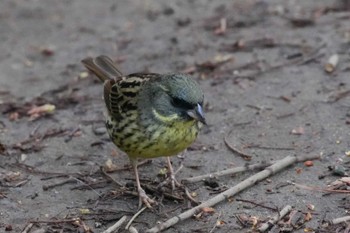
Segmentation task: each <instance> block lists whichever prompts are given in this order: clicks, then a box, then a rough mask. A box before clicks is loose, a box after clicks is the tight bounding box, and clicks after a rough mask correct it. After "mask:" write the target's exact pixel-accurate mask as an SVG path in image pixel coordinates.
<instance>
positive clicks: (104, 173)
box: [100, 166, 124, 187]
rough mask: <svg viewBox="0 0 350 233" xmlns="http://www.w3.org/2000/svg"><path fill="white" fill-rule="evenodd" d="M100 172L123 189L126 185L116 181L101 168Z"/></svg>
mask: <svg viewBox="0 0 350 233" xmlns="http://www.w3.org/2000/svg"><path fill="white" fill-rule="evenodd" d="M100 170H101V172H102V174H103V175H104V176H105V177H107V179H109V180H111V181H113V182H114V183H115V184H117V185H118V186H119V187H123V186H124V185H122V184H121V183H120V182H119V181H117V180H116V179H114V178H113V177H112V176H110V175H108V174H107V172H106V171H105V169H104V168H103V167H102V166H101V167H100Z"/></svg>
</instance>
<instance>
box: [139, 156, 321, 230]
mask: <svg viewBox="0 0 350 233" xmlns="http://www.w3.org/2000/svg"><path fill="white" fill-rule="evenodd" d="M318 158H320V156H319V155H309V156H304V157H303V159H307V160H311V159H318ZM298 161H300V158H299V159H298V157H297V156H287V157H285V158H284V159H281V160H278V161H277V162H276V163H274V164H273V165H271V166H269V167H267V168H266V169H265V170H263V171H261V172H258V173H256V174H255V175H253V176H251V177H249V178H248V179H246V180H244V181H242V182H240V183H239V184H237V185H236V186H233V187H231V188H230V189H228V190H226V191H224V192H222V193H220V194H218V195H216V196H215V197H213V198H211V199H209V200H207V201H205V202H203V203H202V204H200V205H198V206H196V207H194V208H192V209H189V210H187V211H185V212H183V213H181V214H179V215H177V216H175V217H172V218H170V219H168V220H167V221H165V222H162V223H160V224H158V225H156V226H154V227H153V228H151V229H148V230H147V231H146V232H148V233H156V232H160V231H162V230H164V229H167V228H169V227H171V226H173V225H175V224H176V223H178V222H180V221H183V220H185V219H188V218H190V217H192V216H193V215H194V214H195V213H196V212H197V211H199V210H200V209H201V208H203V207H212V206H214V205H216V204H218V203H220V202H222V201H224V200H226V199H227V198H229V197H232V196H234V195H236V194H237V193H239V192H241V191H243V190H244V189H246V188H248V187H250V186H253V185H254V184H256V183H257V182H259V181H262V180H264V179H266V178H267V177H269V176H271V175H273V174H275V173H277V172H279V171H281V170H283V169H284V168H286V167H288V166H290V165H292V164H294V163H295V162H298Z"/></svg>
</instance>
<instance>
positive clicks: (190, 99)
mask: <svg viewBox="0 0 350 233" xmlns="http://www.w3.org/2000/svg"><path fill="white" fill-rule="evenodd" d="M146 90H147V92H148V95H149V101H150V103H151V107H152V109H151V111H152V114H153V116H155V117H156V118H157V119H158V120H160V121H163V122H165V123H166V122H168V123H171V122H174V121H190V120H196V121H199V122H201V123H203V124H206V121H205V118H204V113H203V100H204V96H203V92H202V90H201V88H200V87H199V85H198V83H197V82H196V81H194V80H193V79H192V78H191V77H189V76H187V75H184V74H166V75H162V76H160V77H159V78H158V79H155V80H153V81H151V82H149V85H148V87H147V88H146Z"/></svg>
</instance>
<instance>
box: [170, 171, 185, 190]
mask: <svg viewBox="0 0 350 233" xmlns="http://www.w3.org/2000/svg"><path fill="white" fill-rule="evenodd" d="M168 179H169V180H170V182H171V189H172V191H173V192H174V191H175V189H176V187H181V186H182V184H181V183H180V182H179V181H177V179H176V178H175V174H174V173H170V175H169V178H168Z"/></svg>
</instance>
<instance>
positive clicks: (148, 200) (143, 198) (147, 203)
mask: <svg viewBox="0 0 350 233" xmlns="http://www.w3.org/2000/svg"><path fill="white" fill-rule="evenodd" d="M138 193H139V209H141V206H142V203H143V204H145V206H147V208H149V209H152V205H154V204H156V203H157V202H156V201H155V200H153V199H151V198H150V197H148V196H147V194H146V192H145V190H143V189H142V188H140V189H138Z"/></svg>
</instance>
